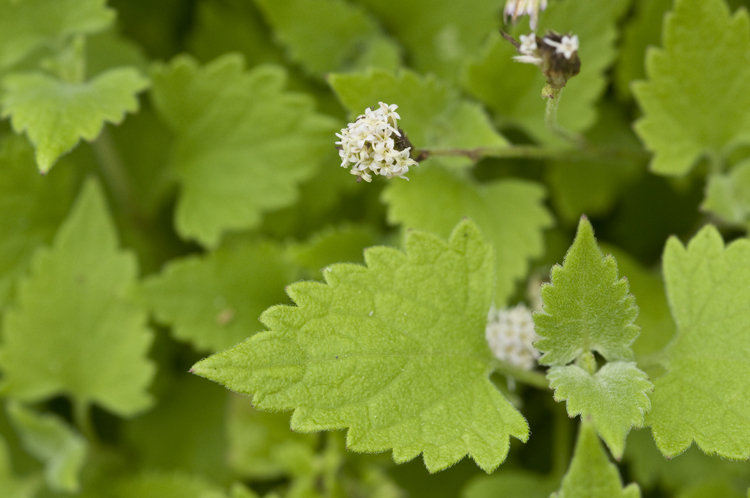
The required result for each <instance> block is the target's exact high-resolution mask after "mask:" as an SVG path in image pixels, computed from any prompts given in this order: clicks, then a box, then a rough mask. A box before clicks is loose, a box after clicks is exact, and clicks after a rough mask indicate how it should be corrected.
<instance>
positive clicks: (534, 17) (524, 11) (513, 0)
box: [504, 0, 547, 29]
mask: <svg viewBox="0 0 750 498" xmlns="http://www.w3.org/2000/svg"><path fill="white" fill-rule="evenodd" d="M546 8H547V0H507V1H506V2H505V11H504V12H505V14H504V16H505V18H506V20H507V18H509V17H510V18H511V19H512V20H513V22H514V23H515V22H516V19H518V17H519V16H523V15H527V16H529V17H530V18H531V19H530V20H529V26H531V29H536V23H537V21H538V20H539V11H541V10H544V9H546Z"/></svg>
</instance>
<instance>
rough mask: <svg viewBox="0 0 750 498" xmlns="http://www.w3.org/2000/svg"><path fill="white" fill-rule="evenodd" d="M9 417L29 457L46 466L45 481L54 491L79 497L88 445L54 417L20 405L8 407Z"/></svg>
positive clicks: (15, 404) (14, 403)
mask: <svg viewBox="0 0 750 498" xmlns="http://www.w3.org/2000/svg"><path fill="white" fill-rule="evenodd" d="M7 410H8V417H9V418H10V421H11V423H12V424H13V426H14V427H15V429H16V432H17V433H18V435H19V436H20V438H21V442H22V444H23V446H24V448H25V449H26V451H28V452H29V453H31V454H32V455H34V456H35V457H36V458H38V459H39V460H40V461H42V462H44V464H45V468H44V478H45V480H46V482H47V486H49V488H50V489H52V490H53V491H58V492H68V493H75V492H77V491H78V490H79V489H80V482H79V480H78V476H79V474H80V472H81V469H82V468H83V465H84V463H85V460H86V452H87V447H88V443H87V442H86V439H84V438H83V436H81V435H80V434H78V433H77V432H76V431H74V430H73V429H71V428H70V427H69V426H68V424H66V423H65V422H64V421H63V420H61V419H60V418H58V417H57V416H56V415H52V414H40V413H37V412H35V411H34V410H32V409H30V408H26V407H24V406H23V405H21V404H20V403H18V402H10V403H9V404H8V405H7Z"/></svg>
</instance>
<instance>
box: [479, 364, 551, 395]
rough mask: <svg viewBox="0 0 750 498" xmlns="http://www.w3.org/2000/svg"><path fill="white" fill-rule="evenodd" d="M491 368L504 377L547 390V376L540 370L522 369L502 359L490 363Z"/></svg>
mask: <svg viewBox="0 0 750 498" xmlns="http://www.w3.org/2000/svg"><path fill="white" fill-rule="evenodd" d="M492 368H493V369H494V370H495V372H497V373H499V374H503V375H505V376H506V377H513V378H514V379H515V380H517V381H518V382H520V383H522V384H527V385H529V386H531V387H536V388H537V389H542V390H545V391H546V390H548V389H549V381H548V380H547V377H545V375H544V374H543V373H541V372H535V371H533V370H524V369H523V368H519V367H517V366H515V365H511V364H510V363H507V362H505V361H502V360H495V361H493V363H492Z"/></svg>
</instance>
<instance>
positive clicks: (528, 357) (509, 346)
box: [485, 304, 540, 370]
mask: <svg viewBox="0 0 750 498" xmlns="http://www.w3.org/2000/svg"><path fill="white" fill-rule="evenodd" d="M485 337H486V338H487V342H488V343H489V345H490V349H491V350H492V352H493V353H494V354H495V357H497V358H498V359H500V360H503V361H507V362H508V363H510V364H511V365H515V366H517V367H521V368H523V369H525V370H531V369H532V368H534V366H535V365H536V359H537V358H539V356H540V353H539V351H537V349H536V348H534V345H533V343H534V341H536V340H538V339H539V338H540V337H539V336H538V335H537V334H536V332H535V331H534V321H533V319H532V317H531V311H530V310H529V309H528V308H527V307H526V306H524V305H523V304H519V305H518V306H516V307H515V308H510V309H501V310H499V309H496V308H495V306H494V305H493V306H492V308H490V312H489V314H488V315H487V328H486V329H485Z"/></svg>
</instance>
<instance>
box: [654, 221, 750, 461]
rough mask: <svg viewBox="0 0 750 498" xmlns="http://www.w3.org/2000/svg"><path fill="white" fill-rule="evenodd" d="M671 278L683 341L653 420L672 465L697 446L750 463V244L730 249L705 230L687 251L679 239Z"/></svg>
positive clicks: (660, 385)
mask: <svg viewBox="0 0 750 498" xmlns="http://www.w3.org/2000/svg"><path fill="white" fill-rule="evenodd" d="M664 276H665V280H666V285H667V296H668V299H669V305H670V308H671V309H672V315H673V316H674V319H675V322H677V330H678V332H677V335H676V336H675V338H674V339H673V340H672V342H671V343H670V345H669V347H668V348H667V350H666V358H665V361H664V362H663V364H664V367H665V368H666V369H667V373H666V374H665V375H664V376H663V377H660V378H658V379H656V380H655V381H654V388H655V389H654V394H653V395H652V396H651V403H652V410H651V413H650V414H649V415H648V416H647V417H646V423H647V424H649V425H651V429H652V432H653V435H654V439H655V440H656V444H657V446H658V447H659V449H660V450H661V452H662V453H663V454H664V455H666V456H667V457H673V456H677V455H679V454H680V453H682V452H683V451H685V450H686V449H687V448H688V447H689V446H690V445H691V444H692V442H693V441H695V442H696V443H697V444H698V446H699V447H700V448H701V449H702V450H703V451H704V452H705V453H708V454H714V453H717V454H719V455H721V456H723V457H726V458H735V459H747V458H748V457H750V384H748V383H747V382H746V381H745V379H747V378H748V377H750V366H749V365H748V362H747V350H748V348H750V329H749V327H750V326H749V325H748V324H749V323H750V311H748V307H747V303H748V301H749V300H750V285H749V283H750V242H748V241H747V240H745V239H740V240H738V241H736V242H734V243H732V244H730V245H729V246H727V247H726V248H725V247H724V243H723V241H722V239H721V235H719V232H718V231H717V230H716V228H714V227H713V226H711V225H708V226H706V227H704V228H703V229H702V230H701V231H700V232H698V234H697V235H696V236H695V237H693V239H692V240H691V241H690V243H689V244H688V246H687V248H686V247H684V246H683V245H682V244H681V243H680V241H679V240H677V238H675V237H672V238H671V239H669V241H668V242H667V246H666V248H665V250H664Z"/></svg>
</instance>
